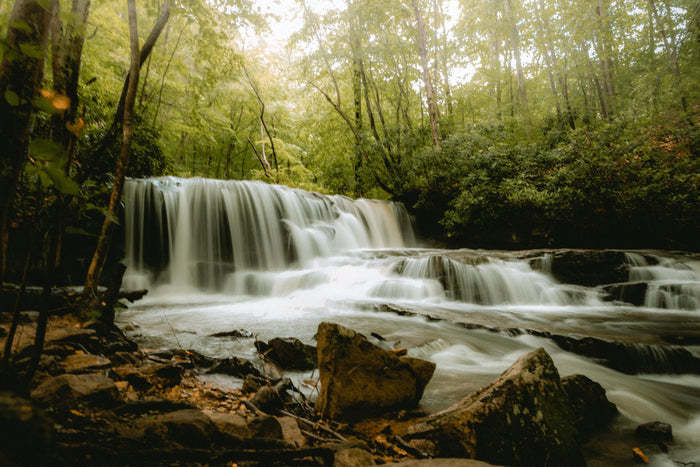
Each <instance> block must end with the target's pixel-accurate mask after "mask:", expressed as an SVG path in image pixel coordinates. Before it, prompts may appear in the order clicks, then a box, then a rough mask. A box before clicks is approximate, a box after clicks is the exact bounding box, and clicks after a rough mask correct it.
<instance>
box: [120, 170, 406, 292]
mask: <svg viewBox="0 0 700 467" xmlns="http://www.w3.org/2000/svg"><path fill="white" fill-rule="evenodd" d="M124 197H125V200H126V203H125V215H124V217H125V219H124V221H125V231H126V263H127V272H126V274H125V277H124V284H125V287H130V288H148V287H151V286H153V285H162V284H168V285H172V286H175V287H178V288H196V289H204V290H221V289H222V288H224V287H225V285H226V284H229V285H230V284H231V277H230V276H231V275H232V274H234V273H235V274H237V275H239V278H238V279H237V280H238V281H239V282H240V281H243V282H245V281H246V280H247V281H248V282H250V279H246V275H247V274H249V273H250V272H251V271H259V272H266V271H283V270H287V269H290V268H294V267H303V266H304V265H308V264H310V262H312V261H313V260H314V259H316V258H319V257H328V256H332V255H334V254H338V253H341V252H345V251H349V250H354V249H378V248H403V247H405V246H410V245H411V244H412V243H413V231H412V229H411V225H410V221H409V219H408V214H407V213H406V210H405V208H404V207H403V206H402V205H401V204H398V203H391V202H386V201H378V200H367V199H360V200H352V199H350V198H347V197H343V196H325V195H321V194H317V193H311V192H306V191H302V190H296V189H292V188H288V187H285V186H281V185H269V184H266V183H262V182H250V181H223V180H209V179H201V178H191V179H180V178H174V177H162V178H154V179H133V180H128V181H127V183H126V186H125V189H124ZM233 282H234V283H235V282H236V280H234V281H233ZM258 282H260V281H258ZM263 282H264V281H263ZM255 287H258V288H263V289H265V288H266V287H265V286H264V284H263V285H261V284H257V285H255Z"/></svg>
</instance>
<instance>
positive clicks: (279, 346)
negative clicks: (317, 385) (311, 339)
mask: <svg viewBox="0 0 700 467" xmlns="http://www.w3.org/2000/svg"><path fill="white" fill-rule="evenodd" d="M255 348H256V349H258V352H260V353H261V354H263V355H264V356H265V358H269V359H270V360H272V361H273V362H275V363H276V364H277V365H278V366H279V367H280V368H282V369H284V370H312V369H314V368H316V367H317V366H318V359H317V356H316V347H314V346H312V345H308V344H304V343H303V342H302V341H300V340H299V339H296V338H294V337H287V338H281V337H275V338H274V339H272V340H271V341H270V342H267V343H265V342H263V341H255Z"/></svg>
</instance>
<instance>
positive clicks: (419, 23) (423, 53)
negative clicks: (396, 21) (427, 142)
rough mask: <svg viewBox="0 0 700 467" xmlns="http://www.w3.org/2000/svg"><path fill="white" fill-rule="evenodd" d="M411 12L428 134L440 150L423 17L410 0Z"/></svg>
mask: <svg viewBox="0 0 700 467" xmlns="http://www.w3.org/2000/svg"><path fill="white" fill-rule="evenodd" d="M411 4H412V5H413V12H414V13H415V15H416V28H417V29H418V51H419V53H420V61H421V67H422V68H423V81H424V83H425V98H426V100H427V102H428V118H430V134H431V136H432V137H433V144H434V145H435V147H436V148H437V149H440V134H439V131H438V116H437V106H436V105H435V97H434V96H433V84H432V82H431V80H430V67H429V65H428V48H427V45H426V37H425V24H424V23H423V16H422V15H421V12H420V9H419V8H418V2H417V1H416V0H411Z"/></svg>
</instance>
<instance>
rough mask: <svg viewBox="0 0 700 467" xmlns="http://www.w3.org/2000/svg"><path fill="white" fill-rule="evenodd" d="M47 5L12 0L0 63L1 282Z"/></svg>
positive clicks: (41, 57)
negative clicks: (0, 150) (0, 142)
mask: <svg viewBox="0 0 700 467" xmlns="http://www.w3.org/2000/svg"><path fill="white" fill-rule="evenodd" d="M49 19H50V11H49V10H47V9H46V8H45V6H44V5H42V3H40V2H39V1H37V0H16V1H15V4H14V7H13V9H12V14H11V16H10V23H9V24H10V25H9V27H8V32H7V39H6V42H5V44H6V47H7V49H6V50H5V52H4V54H3V59H2V64H1V65H0V141H2V142H3V146H4V147H3V150H2V154H1V155H0V283H2V281H3V280H4V277H5V271H6V266H7V249H8V243H9V235H10V218H11V217H12V213H13V207H14V199H15V193H16V191H17V185H18V183H19V178H20V174H21V173H22V169H23V168H24V164H25V162H26V160H27V153H28V149H29V123H30V120H31V117H32V113H33V101H34V97H35V96H36V95H37V93H38V88H39V83H40V80H41V77H42V74H43V65H44V57H45V55H46V46H47V43H48V36H49V35H48V32H49Z"/></svg>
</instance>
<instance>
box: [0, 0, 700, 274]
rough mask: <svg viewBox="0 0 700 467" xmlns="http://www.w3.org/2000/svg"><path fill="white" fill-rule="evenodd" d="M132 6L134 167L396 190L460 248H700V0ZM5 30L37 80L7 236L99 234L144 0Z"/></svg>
mask: <svg viewBox="0 0 700 467" xmlns="http://www.w3.org/2000/svg"><path fill="white" fill-rule="evenodd" d="M18 5H20V6H22V5H24V6H25V7H26V6H27V5H29V7H34V8H35V9H36V8H38V9H37V10H36V11H37V12H35V13H34V16H31V15H30V16H29V18H30V20H31V21H22V22H17V21H13V20H12V19H11V15H13V14H14V13H13V11H14V10H16V9H17V7H18ZM166 6H167V8H169V15H170V16H169V19H168V18H166V21H167V22H166V23H164V26H163V29H162V31H161V32H160V34H159V35H157V38H156V41H155V43H154V44H153V48H152V50H149V53H148V54H147V56H144V53H143V50H144V49H145V44H146V43H147V41H148V37H147V36H148V34H147V32H148V30H149V28H151V27H152V26H153V25H154V24H156V23H157V21H158V20H159V18H161V17H162V13H163V9H164V8H165V7H166ZM29 7H28V8H29ZM135 7H136V10H135V11H136V15H137V18H138V24H139V27H140V28H141V34H140V35H139V40H140V45H141V47H144V49H142V59H143V60H142V62H141V63H140V73H139V76H140V77H139V79H138V82H137V84H138V88H137V92H136V96H135V103H134V111H133V140H132V141H131V142H130V145H131V148H130V155H129V163H128V168H127V175H129V176H132V177H145V176H154V175H178V176H185V177H189V176H202V177H213V178H222V179H241V180H263V181H266V182H269V183H281V184H286V185H289V186H293V187H299V188H304V189H308V190H314V191H319V192H325V193H338V194H345V195H349V196H354V197H360V196H364V197H374V198H386V199H394V200H398V201H402V202H404V203H405V204H406V207H407V208H408V209H409V211H410V212H411V213H412V214H413V215H414V216H415V218H416V227H417V229H418V230H419V232H420V233H422V234H423V235H424V237H425V238H431V239H433V240H437V241H442V242H447V243H451V244H453V245H458V246H469V247H505V248H523V247H543V246H578V247H657V248H679V249H688V250H697V249H698V242H697V232H699V231H700V228H699V227H700V225H699V223H698V222H699V221H698V219H699V218H700V216H699V214H700V170H699V169H700V167H699V162H698V160H699V159H698V156H699V153H700V129H699V128H698V127H699V125H700V107H699V106H698V105H699V103H700V102H699V97H700V4H699V3H698V2H697V1H696V0H677V1H674V2H669V1H663V0H627V1H612V0H597V1H583V0H475V1H469V2H457V1H453V0H450V1H447V0H410V1H409V0H388V1H384V2H376V1H370V0H345V1H339V0H338V1H327V2H325V1H313V2H311V1H305V0H295V1H293V0H289V1H285V2H282V1H278V2H272V3H269V2H266V3H265V5H262V4H260V3H257V2H255V1H250V0H216V1H212V0H183V1H175V2H172V4H170V3H166V2H163V1H161V0H139V1H137V2H136V3H135ZM287 25H292V26H293V27H294V32H293V34H284V33H283V32H282V31H281V29H282V28H283V27H285V26H287ZM22 34H24V35H26V36H27V37H28V38H29V39H26V38H25V39H26V40H25V39H23V40H25V42H21V41H20V42H17V41H16V38H17V37H20V36H22ZM0 37H2V38H3V40H2V42H1V43H0V54H2V60H3V70H6V69H7V67H8V66H9V65H7V64H12V63H15V64H17V63H21V64H27V67H28V66H29V65H31V66H32V67H33V68H32V70H34V71H33V72H32V73H35V74H36V76H37V79H36V81H35V84H36V85H35V86H34V87H33V89H30V90H29V91H28V90H24V91H21V92H20V90H19V89H17V87H16V85H15V87H13V85H9V86H8V84H7V80H5V81H2V83H3V88H2V89H0V100H2V101H3V102H2V106H0V107H2V108H0V112H6V113H7V115H9V113H8V112H10V111H12V112H15V113H14V114H13V115H19V114H22V115H27V118H28V119H27V123H26V125H27V126H26V135H27V137H26V138H24V139H23V140H22V141H24V142H25V143H27V146H26V148H25V149H26V150H22V151H24V152H21V154H20V156H18V157H19V158H18V159H17V160H15V162H12V163H9V162H8V164H9V165H5V166H4V167H5V168H4V169H3V170H5V172H7V170H8V169H6V168H7V167H10V168H12V170H15V169H16V168H17V167H20V169H18V170H20V172H21V173H20V175H18V179H17V180H18V188H17V190H16V191H15V192H9V191H8V192H5V191H3V193H2V195H3V206H5V205H7V206H9V207H7V209H5V208H3V209H4V211H3V213H5V212H7V216H5V215H3V219H5V218H7V219H10V220H9V221H8V224H7V228H3V232H4V233H3V235H6V234H7V235H9V233H12V235H14V236H16V238H17V239H19V240H18V244H20V245H25V247H26V244H27V243H32V242H39V238H38V237H37V236H38V234H33V235H34V237H32V236H31V235H25V233H26V232H27V231H28V230H31V229H32V228H35V227H36V226H37V225H40V224H41V223H42V222H43V223H47V224H51V225H54V224H55V223H56V222H57V221H56V219H61V220H60V222H59V224H60V227H59V228H58V230H57V232H58V234H60V233H61V232H63V231H65V229H68V232H69V233H70V234H71V235H74V236H75V235H83V236H87V237H88V238H92V237H94V236H96V235H97V232H98V230H99V224H100V223H101V222H102V218H103V217H104V214H103V212H104V211H105V210H106V208H105V206H106V205H107V198H108V192H109V190H110V189H111V187H112V181H113V180H114V179H115V178H114V176H115V173H116V169H115V162H116V160H117V155H118V154H119V151H120V145H121V143H120V141H121V140H120V138H121V136H120V134H119V132H118V131H116V130H118V129H119V128H120V125H121V120H120V117H121V115H120V114H119V109H120V106H121V105H123V103H121V104H120V96H122V94H123V90H125V89H126V87H125V83H126V82H128V78H127V75H128V72H129V67H130V42H129V40H130V23H129V15H128V12H127V1H126V0H100V1H93V2H91V1H90V0H70V1H69V0H16V1H15V2H11V1H4V2H2V3H0ZM22 37H24V36H22ZM5 38H6V39H5ZM13 38H14V39H13ZM13 41H14V42H13ZM32 41H33V42H32ZM78 43H79V45H80V47H79V48H78V49H76V47H77V44H78ZM17 44H19V45H17ZM42 44H43V45H42ZM76 60H77V65H76V64H75V62H76ZM27 67H25V68H27ZM68 70H72V71H71V73H75V74H74V75H71V74H70V73H68ZM25 72H26V75H27V76H29V75H30V70H29V69H28V68H27V69H26V70H25ZM3 73H4V71H3ZM2 76H4V77H5V78H7V76H9V75H8V74H7V73H4V75H2ZM32 76H34V75H32ZM5 78H3V79H5ZM71 80H73V81H71ZM71 82H72V83H73V84H72V86H73V88H71V86H70V85H68V84H70V83H71ZM67 83H68V84H67ZM30 87H31V86H30ZM23 93H24V94H23ZM27 93H29V94H27ZM62 106H63V107H62ZM64 107H65V108H64ZM3 109H4V110H3ZM8 109H9V110H8ZM20 111H21V112H20ZM18 112H19V113H18ZM22 112H24V113H22ZM122 112H123V110H122ZM3 118H4V117H3ZM13 118H14V117H13ZM15 120H16V119H14V120H12V121H15ZM8 121H9V120H3V125H6V126H7V125H8V124H7V122H8ZM8 128H9V126H8ZM22 128H24V127H22ZM22 131H24V129H22ZM3 144H4V142H3ZM18 154H19V153H18ZM8 155H9V153H8ZM3 157H8V156H3ZM8 160H9V158H8ZM12 170H10V171H12ZM3 190H4V188H3ZM47 196H48V197H47ZM52 196H53V197H57V198H55V199H58V198H61V199H62V201H61V203H60V209H59V210H58V211H56V210H55V205H53V204H52V203H53V201H51V199H54V198H50V197H52ZM50 206H54V207H50ZM8 238H9V237H7V236H5V237H4V238H3V244H4V245H5V246H6V245H7V241H8V240H7V239H8ZM59 238H60V235H59ZM67 245H69V244H67V243H62V242H61V241H59V242H58V245H57V246H56V248H58V250H59V251H58V252H57V253H56V252H52V251H49V250H47V251H44V252H43V253H42V254H41V256H42V257H44V258H45V260H46V261H48V260H47V259H46V258H48V256H56V257H57V258H58V257H60V250H61V248H64V249H65V248H67ZM13 251H19V252H20V253H17V255H18V258H19V259H18V258H15V263H17V264H22V260H21V258H22V255H23V254H24V253H21V252H22V251H24V250H23V248H18V249H15V250H13ZM13 254H14V253H13ZM20 269H21V268H20Z"/></svg>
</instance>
